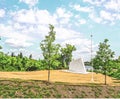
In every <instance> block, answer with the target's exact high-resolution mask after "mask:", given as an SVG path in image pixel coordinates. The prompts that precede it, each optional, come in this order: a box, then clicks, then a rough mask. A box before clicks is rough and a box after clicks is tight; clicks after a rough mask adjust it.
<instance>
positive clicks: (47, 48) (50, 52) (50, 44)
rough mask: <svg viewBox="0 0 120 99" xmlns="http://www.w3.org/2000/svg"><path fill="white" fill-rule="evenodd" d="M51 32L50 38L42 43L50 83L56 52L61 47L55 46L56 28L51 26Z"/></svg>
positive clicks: (47, 37) (46, 37) (46, 38)
mask: <svg viewBox="0 0 120 99" xmlns="http://www.w3.org/2000/svg"><path fill="white" fill-rule="evenodd" d="M49 29H50V32H49V33H48V36H45V39H44V40H43V41H42V42H41V43H40V47H41V50H42V52H43V57H44V60H45V62H46V64H47V65H48V82H49V80H50V68H51V67H52V65H53V63H54V62H55V61H56V58H55V57H56V56H57V55H56V53H57V52H56V51H58V49H59V45H57V44H54V41H55V33H56V32H55V31H54V26H53V25H51V24H50V25H49Z"/></svg>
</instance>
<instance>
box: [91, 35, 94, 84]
mask: <svg viewBox="0 0 120 99" xmlns="http://www.w3.org/2000/svg"><path fill="white" fill-rule="evenodd" d="M92 37H93V35H92V34H91V67H92V77H91V81H92V82H94V78H93V62H92V53H93V50H92Z"/></svg>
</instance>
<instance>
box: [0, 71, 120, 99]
mask: <svg viewBox="0 0 120 99" xmlns="http://www.w3.org/2000/svg"><path fill="white" fill-rule="evenodd" d="M47 73H48V71H46V70H44V71H32V72H0V90H1V91H0V98H31V97H33V98H96V97H97V98H120V81H119V80H116V79H114V78H111V77H108V76H107V85H104V75H102V74H99V73H98V74H96V73H93V77H94V82H92V81H91V77H92V73H87V74H75V73H70V72H65V71H63V70H51V75H50V82H49V83H48V82H47Z"/></svg>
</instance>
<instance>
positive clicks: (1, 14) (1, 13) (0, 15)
mask: <svg viewBox="0 0 120 99" xmlns="http://www.w3.org/2000/svg"><path fill="white" fill-rule="evenodd" d="M4 15H5V10H4V9H0V17H4Z"/></svg>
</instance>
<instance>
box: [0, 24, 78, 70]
mask: <svg viewBox="0 0 120 99" xmlns="http://www.w3.org/2000/svg"><path fill="white" fill-rule="evenodd" d="M49 29H50V32H49V33H48V35H47V36H45V39H44V40H42V41H41V43H40V48H41V50H42V52H43V53H42V54H43V57H44V59H41V60H40V59H39V60H35V59H32V55H30V56H29V58H28V57H26V56H23V55H22V53H21V52H20V53H19V54H18V55H14V53H11V55H7V54H4V53H3V52H0V70H5V71H33V70H45V69H48V70H50V69H65V68H68V65H69V63H70V61H71V59H72V52H73V51H75V50H76V48H75V46H73V45H70V44H66V46H65V47H64V48H63V47H61V45H60V44H56V43H55V38H56V37H55V34H56V32H55V31H54V26H53V25H49ZM0 48H2V47H1V46H0Z"/></svg>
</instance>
